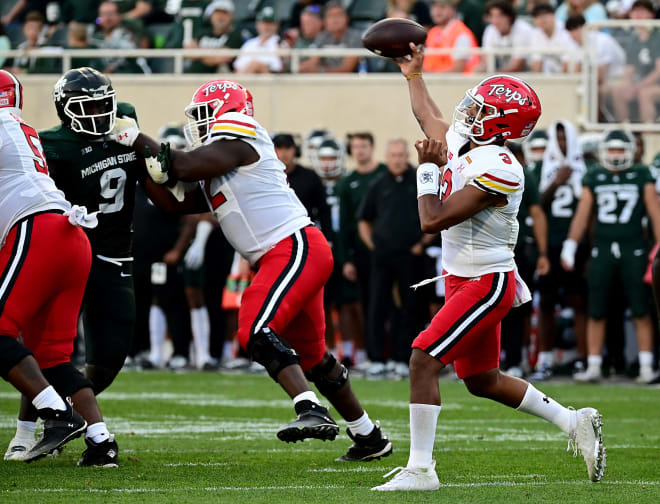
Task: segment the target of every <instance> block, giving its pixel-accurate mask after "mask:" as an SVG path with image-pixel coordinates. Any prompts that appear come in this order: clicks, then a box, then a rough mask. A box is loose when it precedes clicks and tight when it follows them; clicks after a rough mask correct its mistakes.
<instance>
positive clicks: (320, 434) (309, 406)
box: [277, 401, 339, 443]
mask: <svg viewBox="0 0 660 504" xmlns="http://www.w3.org/2000/svg"><path fill="white" fill-rule="evenodd" d="M295 408H296V413H298V417H297V418H296V419H295V420H293V421H292V422H289V423H288V424H286V425H284V426H283V427H282V428H281V429H280V430H278V431H277V437H278V438H279V439H280V440H281V441H285V442H287V443H295V442H296V441H303V440H304V439H322V440H323V441H326V440H329V441H333V440H334V439H335V438H336V437H337V434H339V426H338V425H337V423H336V422H335V421H334V420H333V419H332V417H331V416H330V412H329V411H328V408H325V407H323V406H321V405H320V404H316V403H313V402H312V401H300V402H299V403H298V404H296V405H295Z"/></svg>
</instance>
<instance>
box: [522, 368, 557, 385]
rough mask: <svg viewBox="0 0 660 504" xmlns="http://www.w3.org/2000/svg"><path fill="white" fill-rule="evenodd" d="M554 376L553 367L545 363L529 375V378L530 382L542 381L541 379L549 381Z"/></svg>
mask: <svg viewBox="0 0 660 504" xmlns="http://www.w3.org/2000/svg"><path fill="white" fill-rule="evenodd" d="M552 376H553V372H552V367H551V366H547V365H545V366H541V367H539V368H538V369H537V370H536V371H534V372H533V373H532V374H531V375H529V378H528V379H529V381H530V382H540V381H547V380H549V379H551V378H552Z"/></svg>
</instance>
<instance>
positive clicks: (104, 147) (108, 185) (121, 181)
mask: <svg viewBox="0 0 660 504" xmlns="http://www.w3.org/2000/svg"><path fill="white" fill-rule="evenodd" d="M117 116H118V117H122V116H130V117H133V118H134V119H135V118H136V117H135V109H134V108H133V106H132V105H129V104H128V103H118V104H117ZM39 135H40V136H41V141H42V144H43V147H44V152H45V154H46V159H47V160H48V164H49V165H50V168H51V176H52V177H53V179H54V180H55V183H56V184H57V187H58V188H60V189H61V190H62V191H64V194H65V195H66V198H67V199H68V200H69V201H70V202H71V203H73V204H76V205H84V206H86V207H87V211H88V212H96V211H98V212H99V213H98V219H99V225H98V226H97V227H96V228H95V229H85V232H86V233H87V236H88V238H89V241H90V243H91V245H92V251H93V253H94V254H97V255H104V256H107V257H113V258H126V257H131V256H132V255H133V254H132V250H131V249H132V241H133V240H132V239H133V209H134V207H135V185H136V181H137V179H138V177H139V176H141V174H142V173H143V171H144V169H143V168H142V165H141V161H139V160H138V156H137V155H136V153H135V151H134V150H133V148H132V147H125V146H123V145H120V144H118V143H115V142H111V141H106V140H104V139H103V138H93V137H89V136H85V135H81V134H79V133H76V132H74V131H72V130H71V129H69V128H67V127H65V126H63V125H59V126H56V127H55V128H52V129H49V130H45V131H42V132H40V133H39Z"/></svg>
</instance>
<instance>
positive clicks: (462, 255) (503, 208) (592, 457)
mask: <svg viewBox="0 0 660 504" xmlns="http://www.w3.org/2000/svg"><path fill="white" fill-rule="evenodd" d="M411 49H412V50H413V52H412V54H413V55H412V57H411V58H410V60H402V61H399V66H400V67H401V71H402V73H403V75H404V76H405V77H406V79H407V81H408V85H409V88H408V89H409V92H410V99H411V104H412V110H413V113H414V115H415V118H416V119H417V120H418V122H419V124H420V126H421V128H422V131H423V132H424V134H425V135H426V136H427V137H428V140H424V141H419V142H417V144H416V147H417V151H418V154H419V162H420V166H419V168H418V169H417V198H418V206H419V216H420V222H421V226H422V231H424V232H425V233H437V232H438V231H442V245H443V254H442V263H443V269H444V270H445V271H446V272H447V277H446V279H445V285H446V289H447V291H446V303H445V305H444V306H443V307H442V309H441V310H440V311H439V312H438V314H437V315H436V316H435V317H434V318H433V320H432V321H431V324H430V326H429V327H428V328H427V329H426V330H425V331H423V332H422V333H420V335H419V336H418V337H417V338H416V339H415V341H414V342H413V345H412V346H413V351H412V355H411V357H410V391H411V392H410V403H411V404H410V440H411V442H410V458H409V459H408V465H407V467H405V468H403V467H401V468H397V469H400V472H399V473H398V474H397V475H396V476H395V477H394V478H392V479H391V480H390V481H388V482H387V483H385V484H383V485H380V486H377V487H375V488H374V489H373V490H379V491H391V490H437V489H438V488H439V487H440V482H439V480H438V476H437V474H436V472H435V461H434V460H433V443H434V438H435V429H436V422H437V418H438V414H439V413H440V390H439V388H438V377H439V374H440V371H441V370H442V368H443V367H444V366H446V365H447V364H450V363H452V362H453V363H454V369H455V371H456V374H457V375H458V377H459V378H461V379H463V381H464V383H465V385H466V386H467V388H468V390H469V391H470V392H471V393H472V394H474V395H476V396H479V397H487V398H489V399H493V400H495V401H498V402H501V403H502V404H505V405H507V406H510V407H512V408H516V409H518V410H520V411H524V412H526V413H530V414H532V415H536V416H539V417H541V418H543V419H545V420H547V421H549V422H552V423H553V424H554V425H556V426H557V427H559V428H560V429H562V430H563V431H564V432H565V433H566V434H568V435H569V436H570V439H571V440H572V441H573V443H574V445H575V446H576V450H577V449H579V450H580V451H581V453H582V456H583V457H584V459H585V462H586V463H587V470H588V473H589V477H590V478H591V480H592V481H599V480H600V478H601V477H602V475H603V471H604V469H605V449H604V448H603V445H602V437H601V417H600V414H599V413H598V411H596V410H595V409H593V408H584V409H581V410H579V411H574V410H570V409H568V408H565V407H564V406H562V405H560V404H559V403H557V402H556V401H554V400H553V399H551V398H549V397H548V396H545V395H544V394H543V393H541V392H539V391H538V390H537V389H536V388H534V386H533V385H531V384H528V383H527V382H525V381H524V380H521V379H519V378H514V377H512V376H508V375H505V374H503V373H501V372H500V370H499V353H500V321H501V320H502V318H503V317H504V316H505V315H506V313H507V312H508V311H509V309H510V308H511V306H512V305H513V304H514V301H515V302H517V303H516V304H522V303H523V302H527V301H529V300H530V299H531V296H530V294H529V290H528V289H527V286H525V285H524V283H523V282H522V280H520V279H519V277H518V275H517V272H516V270H515V263H514V260H513V247H514V245H515V243H516V237H517V234H518V223H517V221H516V214H517V213H518V207H519V206H520V202H521V199H522V188H523V182H524V180H523V178H524V176H523V169H522V167H521V166H520V164H519V163H518V161H517V160H516V158H515V157H514V155H513V154H512V153H511V151H510V150H509V149H508V148H506V147H504V142H505V140H506V139H515V138H524V137H525V136H527V135H528V134H529V133H530V132H531V130H532V129H533V128H534V125H535V124H536V121H537V120H538V118H539V116H540V115H541V104H540V102H539V99H538V96H537V95H536V93H535V92H534V90H533V89H532V88H531V87H529V86H528V85H527V84H526V83H525V82H523V81H521V80H519V79H517V78H515V77H510V76H507V75H495V76H493V77H490V78H487V79H485V80H483V81H482V82H480V83H479V84H477V85H476V86H475V87H474V88H472V89H470V90H468V91H467V92H466V95H465V98H464V99H463V100H462V101H461V102H460V103H459V105H458V106H457V107H456V109H455V111H454V119H453V124H452V125H451V126H450V125H449V123H447V122H446V121H444V120H443V118H442V114H441V112H440V110H439V109H438V107H437V106H436V104H435V103H434V102H433V100H432V99H431V96H430V95H429V93H428V90H427V89H426V85H425V84H424V80H423V79H422V61H423V57H424V50H423V46H419V47H417V46H415V45H414V44H411ZM443 145H446V146H447V148H446V155H445V150H444V149H443ZM443 165H446V166H445V167H444V169H441V168H440V167H441V166H443ZM441 170H442V172H441ZM441 173H442V174H441ZM439 193H440V194H439ZM397 469H395V470H394V471H392V472H391V473H393V472H395V471H396V470H397ZM391 473H389V474H391ZM389 474H387V475H386V476H389Z"/></svg>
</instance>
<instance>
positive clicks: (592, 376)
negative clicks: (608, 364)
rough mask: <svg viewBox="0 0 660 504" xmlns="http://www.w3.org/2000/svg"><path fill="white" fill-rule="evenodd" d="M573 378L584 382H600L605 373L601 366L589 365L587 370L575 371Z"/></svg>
mask: <svg viewBox="0 0 660 504" xmlns="http://www.w3.org/2000/svg"><path fill="white" fill-rule="evenodd" d="M573 379H574V380H575V381H577V382H582V383H598V382H599V381H601V380H602V379H603V374H602V372H601V370H600V366H588V367H587V369H586V370H584V371H582V372H581V373H575V374H574V375H573Z"/></svg>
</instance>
